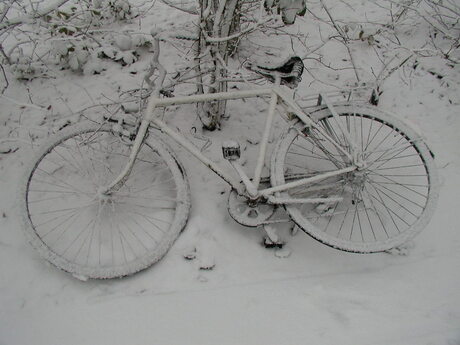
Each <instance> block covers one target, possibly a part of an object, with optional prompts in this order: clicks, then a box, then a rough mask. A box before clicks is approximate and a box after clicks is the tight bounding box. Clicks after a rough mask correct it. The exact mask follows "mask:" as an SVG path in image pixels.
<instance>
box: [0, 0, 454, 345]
mask: <svg viewBox="0 0 460 345" xmlns="http://www.w3.org/2000/svg"><path fill="white" fill-rule="evenodd" d="M120 3H121V4H124V2H120ZM328 3H329V2H328ZM354 3H355V4H357V3H359V4H361V5H360V6H355V9H356V8H359V9H360V10H362V11H364V10H365V9H364V8H365V7H366V6H365V4H366V2H361V1H355V2H354ZM307 5H308V4H307ZM337 6H340V4H338V5H337ZM372 11H374V12H372ZM372 11H370V12H369V13H368V14H369V15H377V14H378V11H377V9H376V8H372ZM375 11H377V12H375ZM153 13H154V15H150V16H147V17H145V18H143V23H142V29H143V30H144V32H146V33H147V32H150V27H152V26H155V27H167V28H169V29H171V30H172V29H174V28H175V27H177V26H181V23H182V22H183V16H184V14H182V13H181V12H178V11H176V10H172V9H170V8H168V7H166V6H164V5H162V4H160V3H156V4H155V7H154V11H153ZM355 14H356V13H353V11H352V10H351V9H350V8H349V7H347V6H345V7H344V9H343V10H342V12H341V15H342V16H343V17H347V16H350V17H352V16H353V15H355ZM369 20H371V19H369ZM316 24H317V23H315V22H314V19H313V18H312V17H311V16H309V14H308V13H307V14H306V16H305V17H304V18H297V20H296V24H295V25H297V26H296V27H293V28H292V29H293V30H296V29H297V28H301V29H303V30H305V32H308V31H309V30H310V32H313V31H311V30H314V29H313V28H314V26H315V25H316ZM127 25H128V26H130V25H131V27H136V28H137V25H138V23H133V24H127ZM122 29H123V28H119V29H116V28H114V30H120V32H124V31H123V30H122ZM412 34H413V35H414V41H415V40H420V39H422V38H423V34H424V33H423V32H419V33H412ZM312 40H313V38H312ZM285 43H286V42H284V43H283V42H280V41H279V40H276V38H273V41H270V42H269V44H266V45H265V47H264V48H261V49H258V51H257V52H254V54H253V55H252V57H253V58H254V59H258V60H260V61H261V62H263V61H264V60H267V61H268V60H270V59H271V60H272V61H273V59H279V60H282V58H283V57H286V56H288V55H291V53H292V51H290V49H291V48H290V44H287V48H286V46H284V45H283V44H285ZM287 43H289V42H287ZM314 43H315V42H312V43H311V44H314ZM362 45H363V46H362V47H361V48H362V51H364V53H363V54H361V55H358V57H357V60H358V61H359V63H362V66H364V67H363V70H367V71H370V69H366V68H365V67H368V66H372V64H374V63H376V61H375V58H370V56H371V52H370V50H369V49H367V48H369V47H368V43H367V42H363V43H362ZM163 47H164V50H163V52H162V56H161V57H160V58H161V59H162V60H161V61H162V62H163V63H164V64H165V65H166V67H167V69H168V71H173V70H174V69H175V68H177V66H180V65H181V63H183V60H181V59H182V57H183V56H182V55H181V54H180V53H178V52H177V51H176V50H175V49H174V48H171V47H170V46H169V47H168V46H166V45H163ZM268 47H269V48H270V49H268ZM162 49H163V48H162ZM324 49H325V50H324V53H325V54H326V56H325V57H324V61H323V62H324V63H325V64H327V63H328V62H329V61H334V59H338V58H344V59H346V58H347V57H346V56H345V55H340V54H342V52H341V51H340V50H339V48H338V46H334V45H333V44H332V45H331V46H328V47H325V48H324ZM366 49H367V50H366ZM264 50H270V51H271V52H272V53H271V54H274V55H275V57H273V56H272V55H267V54H265V52H264ZM299 50H300V48H299ZM245 51H246V52H247V51H249V44H247V43H243V47H242V54H243V53H244V52H245ZM389 53H391V52H389ZM367 54H369V55H367ZM299 55H300V53H299ZM148 60H149V59H148V56H147V55H145V56H141V57H140V59H139V61H136V62H134V63H133V64H132V65H130V66H126V67H122V66H120V65H119V64H116V63H115V62H111V63H107V64H106V65H104V66H105V67H106V68H107V70H106V71H102V70H101V74H100V75H79V74H75V73H71V72H66V71H57V70H55V71H53V72H52V78H38V79H34V80H31V81H28V82H25V81H24V82H23V81H16V80H15V79H14V78H13V77H12V76H10V78H9V82H10V85H9V87H8V89H7V90H6V92H5V93H4V96H5V97H0V107H1V110H2V111H1V113H0V122H1V124H2V127H1V128H0V149H1V150H0V152H2V153H0V191H1V198H0V344H8V345H13V344H35V345H41V344H46V345H49V344H66V345H72V344H75V345H77V344H78V345H81V344H110V345H116V344H123V345H124V344H162V345H168V344H171V345H177V344H199V345H204V344H232V345H233V344H267V345H269V344H277V345H278V344H286V345H288V344H343V345H346V344H350V345H361V344H362V345H370V344H375V345H380V344H381V345H387V344H392V345H431V344H436V345H458V344H460V289H459V288H458V287H459V286H460V231H459V226H460V222H459V220H458V218H456V214H457V212H458V209H459V206H460V202H459V201H458V196H459V194H460V136H459V133H460V117H459V113H460V97H459V95H460V85H459V83H458V81H459V76H460V70H459V66H456V67H455V68H448V67H446V66H445V65H444V64H443V63H442V61H441V59H439V58H430V59H426V60H424V62H423V63H422V65H421V66H420V67H418V68H416V69H413V68H407V69H401V70H398V71H397V72H395V73H393V74H392V75H391V76H390V78H388V79H387V80H386V81H385V83H384V84H383V90H384V92H383V94H382V95H381V99H380V104H379V107H382V108H383V109H386V110H389V111H392V112H393V113H396V114H398V116H400V117H401V118H402V119H404V120H407V121H409V122H411V123H414V124H415V125H416V126H417V127H418V128H420V130H421V131H422V132H423V133H424V136H425V137H426V139H427V141H428V143H429V145H430V148H431V150H432V151H433V152H434V153H435V155H436V160H435V161H436V164H437V166H438V168H439V174H440V179H441V184H442V186H441V192H440V197H439V201H438V207H437V210H436V212H435V214H434V216H433V219H432V220H431V222H430V223H429V225H428V226H427V227H426V229H425V230H424V231H423V232H422V233H421V234H420V235H419V236H417V237H416V238H415V239H414V241H413V242H412V243H409V244H408V245H407V246H406V247H405V248H402V249H401V250H398V251H393V252H392V253H391V254H387V253H380V254H372V255H359V254H351V253H345V252H340V251H337V250H334V249H331V248H329V247H326V246H324V245H322V244H321V243H319V242H316V241H314V240H313V239H311V238H310V237H308V236H306V235H305V234H304V233H303V232H302V231H298V232H297V233H296V234H295V235H294V236H291V229H290V226H289V225H288V224H286V225H280V226H279V236H280V237H281V240H283V242H286V243H287V244H286V246H285V248H284V249H282V250H283V251H281V252H280V251H277V250H276V249H266V248H264V246H263V245H262V242H263V232H262V231H261V230H260V229H257V228H245V227H243V226H240V225H238V224H237V223H235V222H234V221H233V220H232V219H231V217H230V216H229V215H228V212H227V210H226V209H227V199H228V188H227V186H226V185H225V184H224V183H223V182H222V181H221V180H219V179H218V178H216V176H215V175H214V174H213V173H212V172H209V171H208V170H206V169H205V168H204V167H203V166H201V165H199V164H197V161H195V160H193V158H191V157H189V156H187V155H186V154H185V153H184V152H183V150H180V149H178V150H177V152H178V155H179V158H180V160H181V161H182V162H183V163H184V166H185V169H186V171H187V176H188V177H189V180H190V185H191V193H192V211H191V217H190V219H189V223H188V226H187V228H186V229H185V231H184V232H183V233H182V234H181V235H180V237H179V238H178V240H177V241H176V243H175V244H174V246H173V247H172V248H171V250H170V251H169V252H168V254H167V255H166V256H165V258H164V259H163V260H161V261H160V262H159V263H157V264H155V265H154V266H152V267H151V268H149V269H147V270H145V271H143V272H141V273H138V274H135V275H133V276H131V277H127V278H123V279H115V280H107V281H105V280H101V281H95V280H88V281H80V280H78V279H75V278H74V277H72V276H70V275H69V274H66V273H64V272H62V271H59V270H57V269H56V268H55V267H52V266H51V265H49V264H47V263H46V262H44V261H43V260H42V259H41V258H40V257H39V256H38V255H37V254H36V253H35V252H34V251H33V250H32V249H31V247H30V246H29V245H28V244H27V241H26V239H25V237H24V235H23V234H22V231H21V226H20V223H21V222H20V219H19V216H18V215H17V200H16V195H17V192H16V190H17V189H18V186H17V185H18V183H19V178H20V176H21V175H22V171H23V169H24V165H25V163H26V162H27V161H28V160H29V159H30V157H31V156H32V154H33V152H34V151H36V150H37V148H38V144H39V143H40V142H43V140H45V139H46V137H47V136H48V135H50V134H51V133H52V132H53V131H54V130H56V129H57V128H60V127H62V126H63V125H64V124H67V121H68V122H72V123H75V122H77V121H80V120H82V118H81V117H80V116H78V115H75V114H74V112H75V111H77V110H79V109H86V110H85V112H84V113H83V114H84V115H85V116H95V115H101V114H105V113H104V111H103V110H101V109H100V107H97V106H96V105H98V104H99V103H107V102H108V101H109V100H110V99H116V97H118V95H119V92H122V91H126V90H131V89H134V88H136V87H139V86H140V85H141V83H142V77H143V73H144V72H145V70H146V68H147V64H148ZM344 64H345V62H344ZM306 67H307V69H309V71H308V73H310V74H308V73H307V74H304V77H303V81H302V83H301V85H300V87H299V89H298V91H297V93H298V94H300V95H301V96H302V95H303V94H302V93H306V92H305V90H306V89H309V87H310V86H311V87H312V88H316V89H318V90H321V89H322V88H333V87H331V84H332V83H335V82H343V83H344V84H346V83H347V82H348V81H349V80H352V77H353V74H352V73H351V71H348V70H343V71H341V70H338V71H329V70H327V71H326V72H322V71H321V70H320V68H319V67H318V66H317V65H315V64H313V62H312V63H311V65H310V66H306ZM430 70H431V71H438V72H442V73H445V74H446V77H445V78H443V79H438V78H437V77H436V76H434V75H433V74H431V73H429V72H428V71H430ZM130 72H135V73H130ZM368 75H371V72H368ZM318 79H322V80H327V83H320V82H319V81H318ZM326 84H327V85H326ZM308 92H314V90H312V89H309V90H308ZM11 100H14V101H11ZM229 107H230V111H229V114H230V119H229V120H228V121H227V120H226V121H225V122H224V126H223V130H222V131H220V132H218V133H214V132H213V133H209V132H207V133H203V135H204V136H206V137H209V138H211V139H212V145H211V146H209V147H206V148H205V152H206V153H207V154H210V155H211V156H212V157H213V159H214V160H216V161H217V160H220V161H221V162H223V164H225V161H224V160H223V158H222V154H221V144H222V142H223V141H226V140H237V141H238V142H239V143H240V145H241V156H242V160H245V161H247V163H246V164H245V165H244V166H245V168H247V169H249V168H250V167H253V166H254V165H255V162H254V160H253V159H252V157H254V156H253V155H252V154H253V153H254V152H255V149H256V148H257V146H256V145H255V144H257V142H258V139H257V138H260V136H261V133H262V130H261V128H263V127H262V126H261V123H262V121H263V120H264V119H263V117H262V116H263V115H262V113H261V112H262V111H263V110H264V109H265V108H264V107H265V105H264V103H263V102H254V103H251V104H250V106H248V105H247V103H245V102H239V103H238V102H229ZM167 115H168V116H170V117H171V120H170V121H171V123H173V124H174V126H176V127H178V128H180V129H182V131H183V132H184V134H185V135H186V136H187V137H188V138H189V139H190V140H191V141H192V142H193V143H195V145H197V146H198V147H201V146H203V144H204V141H203V140H201V139H198V138H195V137H194V136H193V135H192V134H191V128H192V127H194V126H195V127H196V126H197V121H196V115H195V107H194V106H192V105H188V106H183V107H171V111H170V112H167ZM275 139H276V134H274V135H273V138H272V140H271V141H272V142H273V141H274V140H275ZM9 149H11V150H9ZM3 152H10V153H3ZM248 171H249V170H248ZM191 254H193V255H191ZM185 255H191V256H190V258H192V260H185V259H184V256H185ZM202 268H208V269H202Z"/></svg>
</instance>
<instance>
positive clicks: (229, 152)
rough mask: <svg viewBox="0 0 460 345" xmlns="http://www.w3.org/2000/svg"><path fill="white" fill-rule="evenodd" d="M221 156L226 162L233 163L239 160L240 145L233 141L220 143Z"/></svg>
mask: <svg viewBox="0 0 460 345" xmlns="http://www.w3.org/2000/svg"><path fill="white" fill-rule="evenodd" d="M222 154H223V156H224V158H225V159H226V160H229V161H234V160H237V159H239V158H240V156H241V150H240V144H239V143H238V142H237V141H235V140H227V141H224V142H223V143H222Z"/></svg>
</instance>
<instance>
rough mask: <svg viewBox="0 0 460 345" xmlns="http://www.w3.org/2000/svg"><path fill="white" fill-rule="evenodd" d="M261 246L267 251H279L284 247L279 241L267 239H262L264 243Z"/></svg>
mask: <svg viewBox="0 0 460 345" xmlns="http://www.w3.org/2000/svg"><path fill="white" fill-rule="evenodd" d="M262 244H263V246H264V247H265V248H267V249H272V248H277V249H281V248H283V246H284V242H281V241H278V242H273V241H272V240H270V238H268V237H264V242H263V243H262Z"/></svg>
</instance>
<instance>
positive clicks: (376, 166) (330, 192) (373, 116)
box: [272, 105, 438, 253]
mask: <svg viewBox="0 0 460 345" xmlns="http://www.w3.org/2000/svg"><path fill="white" fill-rule="evenodd" d="M334 108H335V110H336V111H337V113H338V115H339V120H338V121H337V120H336V118H334V117H333V116H332V114H331V112H330V110H329V109H328V108H326V107H323V108H321V109H318V110H317V111H313V112H312V113H311V116H312V118H314V119H316V121H317V125H318V129H314V128H304V126H302V124H298V125H297V127H296V128H291V129H289V130H288V131H287V132H286V133H285V134H284V136H283V137H282V138H281V139H280V141H279V142H278V145H277V147H276V149H275V152H274V155H273V159H272V184H273V185H275V186H277V185H282V184H283V183H285V182H290V181H291V180H295V179H299V178H304V177H307V176H313V175H317V174H321V173H324V172H328V171H333V170H337V169H340V168H346V167H348V166H351V165H352V163H351V162H350V160H349V159H347V158H346V156H345V155H344V154H343V153H341V152H340V150H338V149H337V147H335V146H334V145H333V144H331V143H329V142H328V141H327V140H325V137H324V135H323V133H325V134H327V135H329V136H330V137H331V138H333V139H334V140H335V141H336V142H337V143H338V144H339V145H340V146H341V147H342V148H343V149H344V150H345V151H347V152H351V148H350V143H349V141H348V139H347V137H351V138H352V140H353V141H354V143H355V144H356V146H357V148H358V151H359V152H361V153H362V158H363V161H364V162H365V168H363V169H360V170H359V171H358V170H357V171H353V172H350V173H347V174H344V175H341V176H338V177H331V178H327V179H324V180H321V181H319V182H317V183H315V184H313V185H308V186H301V187H296V188H293V189H290V190H288V191H286V192H283V193H281V196H282V197H283V198H291V199H296V198H300V199H306V198H328V197H329V198H331V197H335V198H338V199H337V200H336V201H328V202H322V203H289V204H286V205H285V207H286V209H287V212H288V213H289V215H290V216H291V218H292V219H293V220H294V222H295V223H297V225H299V227H300V228H302V229H303V230H304V231H305V232H306V233H308V234H309V235H311V236H312V237H314V238H315V239H317V240H319V241H321V242H323V243H325V244H327V245H329V246H331V247H334V248H337V249H341V250H345V251H350V252H359V253H371V252H379V251H384V250H388V249H391V248H394V247H397V246H399V245H401V244H403V243H404V242H406V241H407V240H409V239H410V238H412V237H413V236H415V235H416V234H417V233H418V232H419V231H421V230H422V229H423V228H424V226H425V225H426V224H427V223H428V221H429V219H430V218H431V216H432V214H433V212H434V208H435V204H436V200H437V196H438V182H437V173H436V169H435V164H434V161H433V158H432V155H431V153H430V152H429V150H428V148H427V146H426V145H425V143H424V142H423V140H422V138H421V137H420V135H419V134H417V133H416V132H415V131H414V130H413V129H412V128H411V127H409V126H407V124H405V123H404V122H402V121H400V120H398V119H396V118H395V117H393V116H391V115H389V114H387V113H384V112H382V111H381V110H379V109H377V108H374V107H370V106H363V105H340V106H335V107H334ZM344 131H346V132H347V133H344Z"/></svg>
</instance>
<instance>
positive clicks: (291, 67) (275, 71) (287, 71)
mask: <svg viewBox="0 0 460 345" xmlns="http://www.w3.org/2000/svg"><path fill="white" fill-rule="evenodd" d="M245 67H246V68H248V69H249V70H251V71H253V72H256V73H258V74H260V75H261V76H263V77H264V78H266V79H268V80H269V81H271V82H272V83H274V82H275V80H276V76H277V75H278V76H280V78H281V84H282V85H286V86H288V87H290V88H291V89H294V88H296V87H297V85H298V84H299V82H300V81H301V80H302V73H303V69H304V64H303V62H302V59H301V58H300V57H298V56H291V57H290V58H288V59H287V60H286V61H285V62H283V63H282V64H280V65H278V66H275V67H267V66H260V65H253V64H252V63H250V62H249V63H246V66H245Z"/></svg>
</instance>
